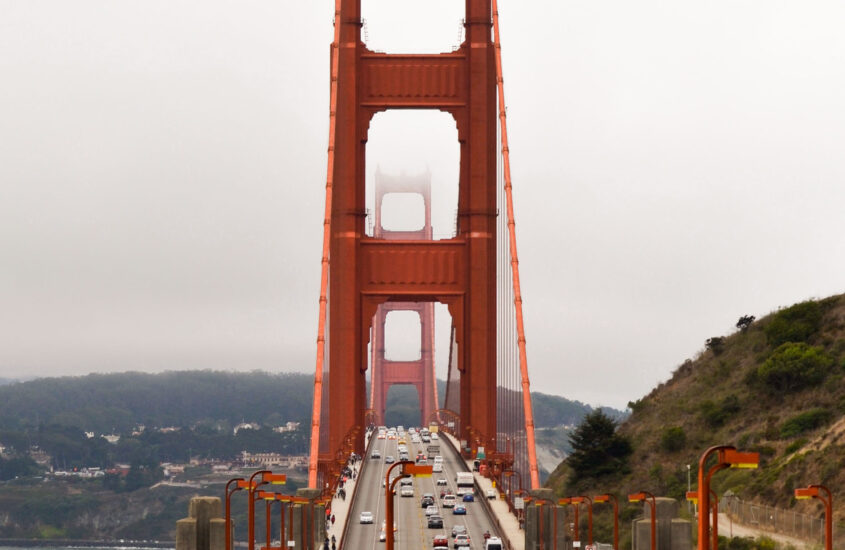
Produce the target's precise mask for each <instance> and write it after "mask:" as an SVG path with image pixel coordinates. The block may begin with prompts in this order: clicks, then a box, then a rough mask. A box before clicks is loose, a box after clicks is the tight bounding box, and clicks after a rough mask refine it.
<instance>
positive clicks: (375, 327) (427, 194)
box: [365, 171, 438, 425]
mask: <svg viewBox="0 0 845 550" xmlns="http://www.w3.org/2000/svg"><path fill="white" fill-rule="evenodd" d="M392 193H405V194H417V195H419V196H420V197H421V198H422V201H423V205H424V215H423V221H422V222H423V223H422V226H421V227H419V228H418V229H416V230H403V231H396V230H390V229H387V228H385V227H384V225H383V222H382V206H383V203H384V198H385V196H387V195H390V194H392ZM374 217H375V225H374V228H373V238H374V239H376V240H383V241H395V240H404V241H431V239H432V236H433V232H432V227H431V174H430V173H423V174H421V175H418V176H406V175H402V176H390V175H387V174H383V173H382V172H380V171H377V172H376V177H375V216H374ZM374 271H379V272H384V271H386V269H384V268H382V269H379V270H374ZM392 311H413V312H416V313H417V314H418V315H419V318H420V356H419V359H417V360H413V361H393V360H389V359H387V358H386V357H385V332H384V327H385V320H386V318H387V316H388V314H389V313H390V312H392ZM370 342H371V347H372V352H371V357H372V361H371V366H372V372H371V374H370V376H371V378H370V386H371V388H370V403H369V408H370V409H372V410H373V411H374V413H375V414H374V418H373V419H371V421H372V422H373V423H375V424H379V425H384V423H385V419H384V410H385V404H386V403H387V393H388V391H389V389H390V387H391V386H392V385H395V384H411V385H413V386H414V387H415V388H416V390H417V394H418V395H419V400H420V422H421V423H422V422H425V421H427V420H428V418H429V416H430V415H431V413H432V412H433V411H435V410H436V409H437V408H438V404H437V394H436V390H437V383H436V379H435V376H434V303H432V302H387V303H384V304H381V305H379V306H378V309H377V310H376V315H375V319H374V320H373V322H372V336H371V338H370ZM365 422H367V423H369V422H368V420H367V419H365Z"/></svg>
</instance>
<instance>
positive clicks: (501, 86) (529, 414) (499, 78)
mask: <svg viewBox="0 0 845 550" xmlns="http://www.w3.org/2000/svg"><path fill="white" fill-rule="evenodd" d="M493 41H494V45H495V49H496V82H497V86H498V91H499V121H500V128H501V136H502V166H503V171H504V176H505V197H506V200H507V215H508V236H509V244H510V257H511V270H512V273H513V294H514V306H515V308H516V331H517V337H518V347H519V368H520V374H521V376H522V406H523V410H524V414H525V435H526V438H527V439H528V467H529V470H530V473H531V488H532V489H538V488H539V487H540V469H539V468H538V466H537V449H536V446H535V438H534V412H533V410H532V407H531V384H530V382H529V379H528V353H527V350H526V345H525V323H524V321H523V317H522V290H521V288H520V282H519V256H518V255H517V249H516V221H515V220H514V209H513V193H512V189H513V188H512V186H511V162H510V149H509V147H508V123H507V113H506V107H505V83H504V77H503V73H502V43H501V40H500V36H499V6H498V2H497V0H493Z"/></svg>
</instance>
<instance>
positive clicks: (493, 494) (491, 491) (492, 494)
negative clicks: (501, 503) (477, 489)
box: [487, 489, 496, 500]
mask: <svg viewBox="0 0 845 550" xmlns="http://www.w3.org/2000/svg"><path fill="white" fill-rule="evenodd" d="M487 498H488V499H491V500H492V499H495V498H496V489H487Z"/></svg>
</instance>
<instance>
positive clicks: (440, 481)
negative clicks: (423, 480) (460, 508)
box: [437, 477, 449, 485]
mask: <svg viewBox="0 0 845 550" xmlns="http://www.w3.org/2000/svg"><path fill="white" fill-rule="evenodd" d="M437 484H438V485H449V482H448V481H446V478H445V477H439V478H437Z"/></svg>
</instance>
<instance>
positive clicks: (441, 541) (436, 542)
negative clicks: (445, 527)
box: [431, 533, 449, 548]
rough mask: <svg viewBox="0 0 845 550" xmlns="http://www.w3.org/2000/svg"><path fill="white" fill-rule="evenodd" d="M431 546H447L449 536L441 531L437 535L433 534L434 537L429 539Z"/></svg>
mask: <svg viewBox="0 0 845 550" xmlns="http://www.w3.org/2000/svg"><path fill="white" fill-rule="evenodd" d="M431 545H432V546H445V547H447V548H448V547H449V538H448V537H447V536H446V535H445V534H444V533H441V534H439V535H434V538H433V539H431Z"/></svg>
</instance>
